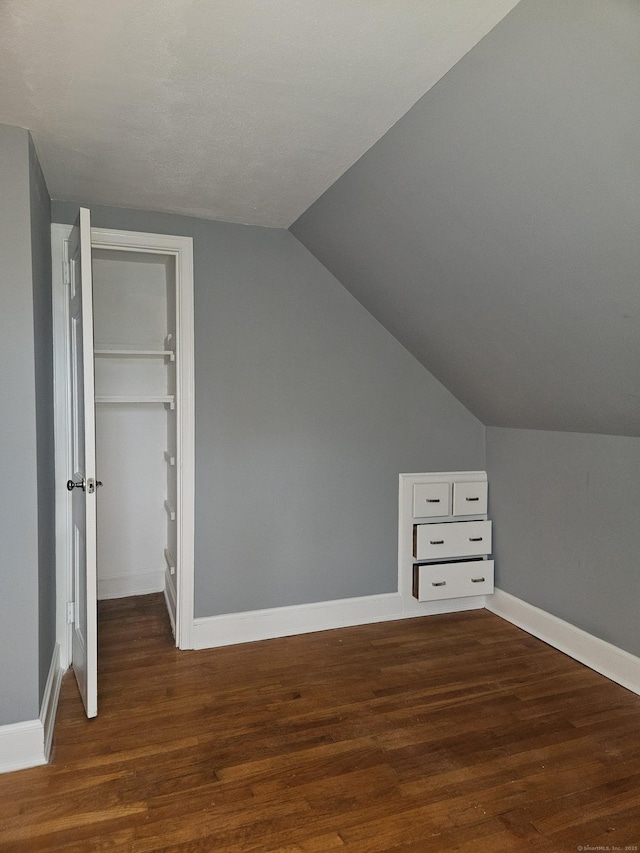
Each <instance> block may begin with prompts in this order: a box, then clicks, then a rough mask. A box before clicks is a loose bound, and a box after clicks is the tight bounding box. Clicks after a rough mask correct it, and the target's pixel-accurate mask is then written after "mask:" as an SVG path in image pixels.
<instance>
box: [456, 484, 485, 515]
mask: <svg viewBox="0 0 640 853" xmlns="http://www.w3.org/2000/svg"><path fill="white" fill-rule="evenodd" d="M486 513H487V482H486V480H485V481H482V482H480V483H466V482H463V483H454V484H453V514H454V515H486Z"/></svg>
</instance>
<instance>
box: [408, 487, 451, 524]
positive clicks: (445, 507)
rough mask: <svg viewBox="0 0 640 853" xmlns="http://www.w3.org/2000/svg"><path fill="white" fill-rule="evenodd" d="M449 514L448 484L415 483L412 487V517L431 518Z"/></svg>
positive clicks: (449, 490) (449, 491)
mask: <svg viewBox="0 0 640 853" xmlns="http://www.w3.org/2000/svg"><path fill="white" fill-rule="evenodd" d="M450 513H451V484H450V483H416V484H415V485H414V487H413V517H414V518H433V517H436V516H439V515H450Z"/></svg>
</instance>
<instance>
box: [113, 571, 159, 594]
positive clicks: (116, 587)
mask: <svg viewBox="0 0 640 853" xmlns="http://www.w3.org/2000/svg"><path fill="white" fill-rule="evenodd" d="M163 590H164V569H160V570H159V571H157V572H144V573H143V574H138V575H120V576H119V577H112V578H109V577H107V578H98V601H103V600H104V599H107V598H127V597H128V596H130V595H149V594H150V593H152V592H162V591H163Z"/></svg>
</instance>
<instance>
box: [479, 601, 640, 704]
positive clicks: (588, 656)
mask: <svg viewBox="0 0 640 853" xmlns="http://www.w3.org/2000/svg"><path fill="white" fill-rule="evenodd" d="M486 607H487V610H490V611H491V612H492V613H495V614H496V616H501V617H502V618H503V619H506V620H507V621H508V622H512V623H513V624H514V625H517V626H518V627H519V628H522V629H523V630H524V631H527V633H529V634H533V636H534V637H538V638H539V639H540V640H544V642H545V643H548V644H549V645H550V646H553V647H554V648H556V649H558V650H559V651H561V652H564V653H565V654H566V655H569V657H572V658H574V659H575V660H577V661H580V663H583V664H585V666H588V667H589V668H590V669H593V670H595V671H596V672H599V673H600V674H601V675H604V676H606V678H609V679H610V680H611V681H615V682H616V684H620V685H622V687H626V688H627V690H631V691H632V692H633V693H637V694H639V695H640V658H638V657H636V656H635V655H632V654H630V652H626V651H624V649H619V648H618V647H617V646H614V645H612V644H611V643H607V642H606V641H605V640H601V639H599V638H598V637H594V636H593V634H588V633H587V632H586V631H583V630H582V629H581V628H576V626H575V625H572V624H571V623H570V622H565V621H564V620H562V619H558V617H557V616H553V615H552V614H551V613H547V612H546V611H545V610H541V609H540V608H539V607H534V606H533V605H532V604H527V602H526V601H522V600H521V599H519V598H516V597H515V596H513V595H510V594H509V593H508V592H503V591H502V590H501V589H496V590H495V593H494V594H493V595H492V596H487V603H486Z"/></svg>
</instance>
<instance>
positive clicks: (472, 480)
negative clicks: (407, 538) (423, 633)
mask: <svg viewBox="0 0 640 853" xmlns="http://www.w3.org/2000/svg"><path fill="white" fill-rule="evenodd" d="M410 476H411V477H412V480H413V482H412V483H411V484H410V487H412V490H413V493H412V502H411V507H412V517H411V518H410V519H409V518H405V519H404V522H403V523H404V525H405V526H407V525H408V524H411V535H412V541H413V549H412V555H411V556H412V592H413V597H414V598H415V599H416V600H417V601H419V602H429V601H443V600H446V599H457V598H465V597H469V596H484V595H488V594H491V593H492V592H493V570H494V563H493V560H490V559H488V555H489V554H491V548H492V541H491V540H492V524H491V521H489V520H488V518H487V493H488V487H487V475H486V473H485V472H484V471H467V472H464V471H457V472H456V471H453V472H439V473H434V474H422V475H410ZM408 487H409V486H407V488H408ZM401 535H403V531H402V530H401ZM405 535H406V531H405Z"/></svg>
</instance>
